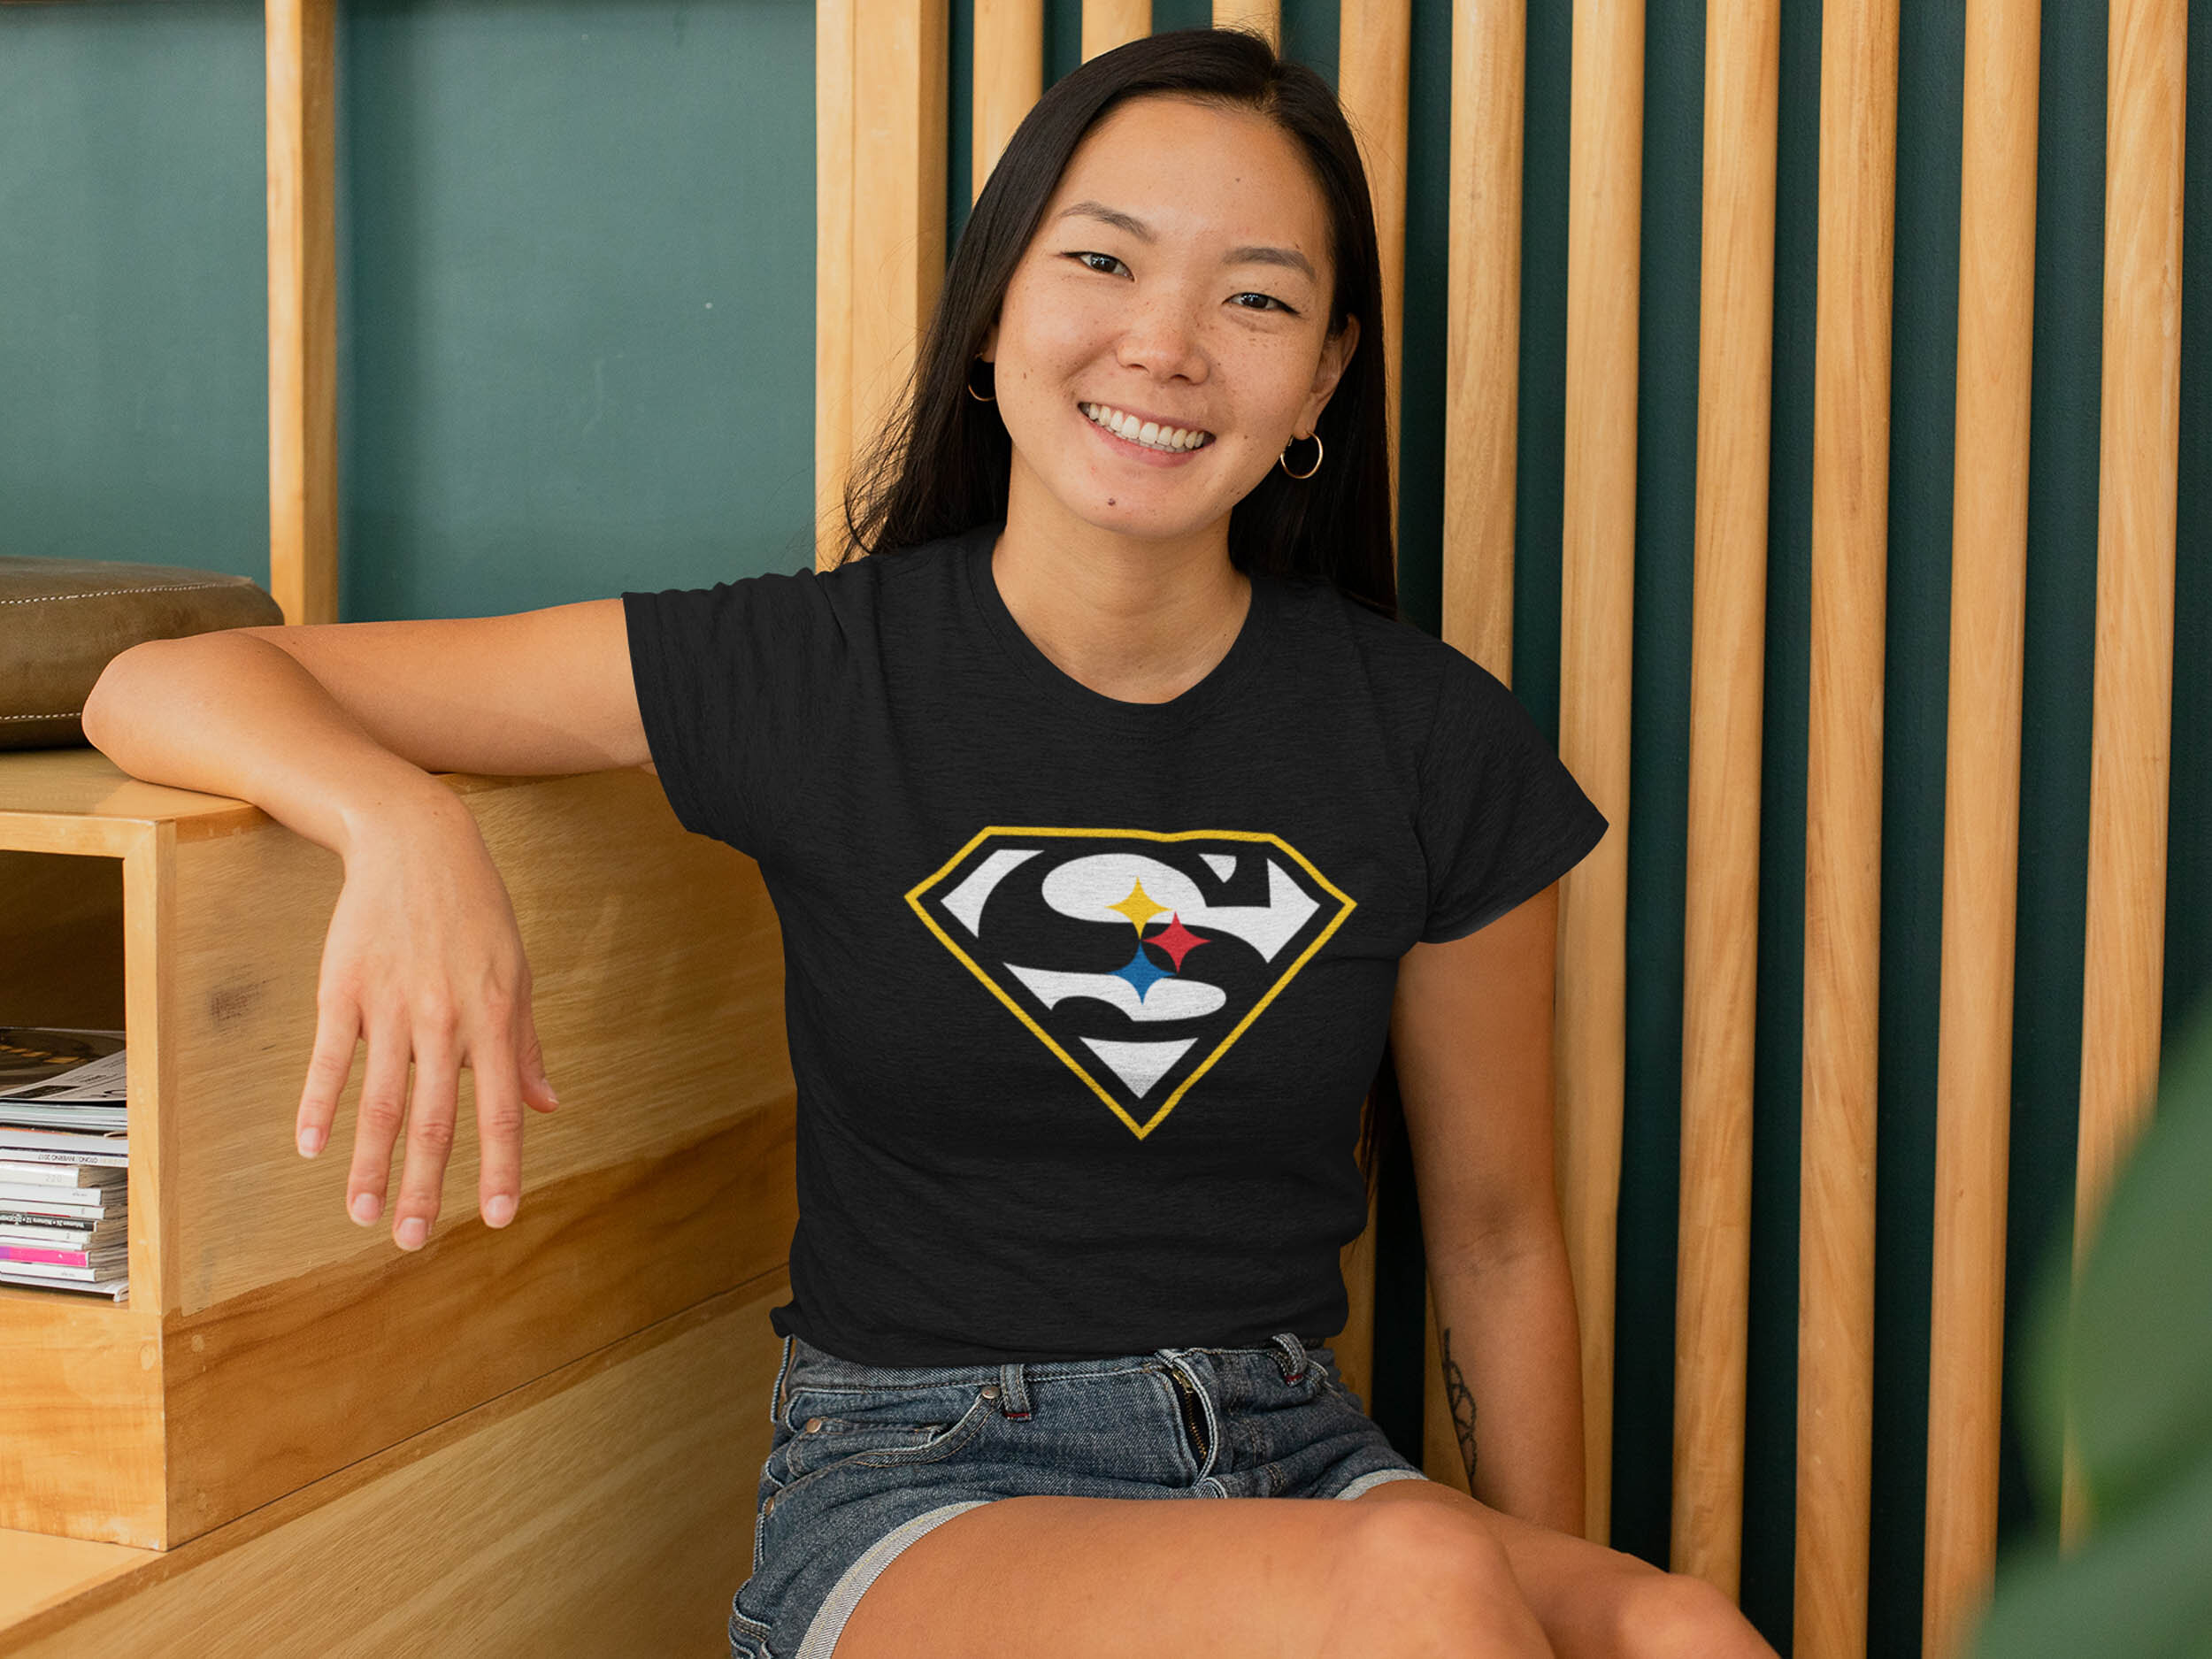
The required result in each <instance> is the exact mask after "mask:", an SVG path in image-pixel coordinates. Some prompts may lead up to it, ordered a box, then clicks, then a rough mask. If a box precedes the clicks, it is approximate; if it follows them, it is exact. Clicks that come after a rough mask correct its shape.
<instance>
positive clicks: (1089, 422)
mask: <svg viewBox="0 0 2212 1659" xmlns="http://www.w3.org/2000/svg"><path fill="white" fill-rule="evenodd" d="M1083 403H1097V404H1099V405H1100V406H1101V407H1102V408H1105V409H1118V410H1120V411H1121V412H1122V413H1123V414H1125V415H1133V416H1135V417H1136V419H1139V420H1140V421H1144V420H1152V421H1158V424H1160V425H1161V426H1183V425H1184V424H1185V423H1183V422H1181V421H1172V420H1160V419H1159V417H1158V416H1156V415H1148V414H1144V413H1142V412H1141V411H1138V410H1134V409H1128V408H1125V407H1123V405H1121V404H1119V403H1106V402H1105V401H1104V400H1103V399H1102V398H1095V397H1092V398H1085V399H1084V400H1082V402H1081V403H1077V404H1076V405H1075V418H1076V419H1078V420H1079V421H1081V422H1082V423H1083V424H1084V426H1087V427H1088V428H1089V429H1090V430H1091V431H1092V432H1094V433H1095V434H1098V437H1099V438H1100V440H1101V441H1102V442H1106V443H1110V444H1111V445H1112V446H1113V448H1114V452H1115V453H1116V454H1118V455H1122V456H1126V457H1131V458H1133V459H1135V460H1140V461H1143V462H1146V463H1147V464H1148V465H1153V466H1180V465H1183V464H1184V463H1185V462H1187V461H1194V460H1196V459H1197V458H1198V457H1200V456H1202V455H1203V454H1205V453H1206V451H1207V450H1209V449H1212V448H1213V447H1214V445H1215V444H1217V443H1219V442H1221V439H1220V436H1219V435H1218V434H1216V435H1215V436H1214V438H1213V440H1212V442H1209V443H1202V444H1201V445H1200V446H1199V447H1198V448H1197V449H1175V450H1169V449H1147V448H1146V447H1145V446H1144V445H1143V444H1141V443H1133V442H1130V441H1129V440H1128V439H1127V438H1125V437H1123V436H1122V435H1121V434H1119V433H1118V432H1109V431H1107V430H1106V428H1105V427H1103V426H1100V425H1099V424H1098V422H1096V421H1095V420H1093V419H1091V418H1090V417H1089V416H1088V415H1087V414H1085V413H1084V412H1083ZM1186 430H1187V427H1186ZM1199 430H1200V431H1202V432H1203V431H1205V430H1207V428H1205V427H1200V428H1199Z"/></svg>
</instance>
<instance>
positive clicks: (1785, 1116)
mask: <svg viewBox="0 0 2212 1659" xmlns="http://www.w3.org/2000/svg"><path fill="white" fill-rule="evenodd" d="M1781 35H1782V38H1781V83H1780V95H1779V97H1778V104H1777V110H1776V116H1777V125H1776V133H1775V157H1774V164H1775V165H1774V362H1773V372H1772V382H1771V383H1772V395H1771V398H1770V415H1771V419H1772V436H1771V441H1770V444H1769V446H1768V457H1767V460H1768V470H1767V594H1766V599H1767V603H1766V671H1765V676H1766V677H1765V684H1764V691H1765V698H1764V709H1763V714H1762V721H1761V733H1762V738H1763V741H1762V743H1761V755H1760V764H1759V776H1760V792H1759V793H1760V802H1759V842H1760V852H1759V972H1758V991H1757V996H1758V1026H1757V1031H1756V1035H1755V1043H1754V1048H1753V1056H1752V1078H1753V1083H1752V1129H1751V1165H1752V1178H1751V1278H1750V1321H1749V1331H1748V1338H1749V1340H1748V1346H1747V1375H1746V1377H1745V1390H1744V1442H1745V1444H1744V1521H1743V1572H1742V1580H1741V1586H1740V1597H1741V1601H1742V1604H1743V1609H1744V1611H1745V1612H1746V1613H1747V1615H1749V1617H1750V1618H1751V1620H1752V1622H1753V1623H1754V1624H1757V1625H1758V1626H1759V1628H1760V1630H1761V1631H1762V1632H1763V1633H1764V1634H1765V1635H1766V1637H1767V1639H1768V1640H1770V1641H1772V1642H1773V1643H1775V1644H1776V1646H1777V1647H1780V1648H1781V1649H1782V1650H1783V1651H1785V1652H1786V1651H1788V1648H1789V1642H1790V1627H1791V1613H1792V1602H1793V1598H1794V1595H1795V1591H1796V1571H1797V1569H1796V1558H1795V1555H1794V1554H1793V1550H1794V1546H1795V1542H1796V1534H1797V1224H1798V1205H1797V1187H1798V1168H1799V1158H1800V1151H1801V1137H1800V1135H1799V1127H1798V1126H1799V1118H1800V1115H1801V1103H1802V1099H1803V1089H1802V1080H1803V1076H1804V1042H1803V1035H1804V1007H1805V774H1806V764H1807V743H1808V739H1807V720H1808V718H1809V706H1808V698H1809V684H1810V678H1811V669H1810V655H1809V653H1810V646H1811V638H1812V497H1813V345H1814V333H1815V330H1814V320H1815V316H1816V310H1817V301H1818V289H1819V283H1818V275H1819V258H1820V236H1819V229H1820V7H1819V4H1817V0H1785V4H1784V5H1783V7H1782V30H1781Z"/></svg>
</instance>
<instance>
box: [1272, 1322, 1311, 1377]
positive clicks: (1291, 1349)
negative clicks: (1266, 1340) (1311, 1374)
mask: <svg viewBox="0 0 2212 1659" xmlns="http://www.w3.org/2000/svg"><path fill="white" fill-rule="evenodd" d="M1270 1340H1272V1341H1273V1342H1274V1344H1275V1346H1276V1347H1277V1348H1280V1349H1281V1350H1282V1352H1283V1357H1284V1358H1285V1359H1286V1360H1288V1361H1289V1362H1290V1363H1289V1364H1288V1365H1287V1366H1286V1368H1285V1370H1284V1371H1283V1380H1284V1381H1285V1382H1296V1381H1297V1380H1298V1379H1300V1378H1301V1377H1302V1376H1304V1375H1305V1374H1306V1345H1305V1344H1304V1343H1303V1342H1301V1341H1300V1340H1298V1335H1297V1333H1296V1332H1294V1331H1279V1332H1277V1333H1275V1335H1274V1336H1273V1337H1272V1338H1271V1339H1270Z"/></svg>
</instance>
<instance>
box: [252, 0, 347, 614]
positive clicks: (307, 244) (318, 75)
mask: <svg viewBox="0 0 2212 1659" xmlns="http://www.w3.org/2000/svg"><path fill="white" fill-rule="evenodd" d="M333 29H334V0H268V4H267V12H266V15H265V34H264V51H265V58H266V73H267V97H268V111H267V119H268V188H269V206H268V219H269V232H268V234H269V319H268V326H269V592H270V593H271V595H273V596H274V598H275V599H276V602H277V603H278V604H279V605H280V606H282V607H283V610H284V619H285V620H286V621H287V622H295V623H297V622H335V621H336V620H337V619H338V289H337V243H336V232H335V229H334V224H335V219H334V212H335V206H336V197H337V171H336V169H337V161H336V156H337V149H336V142H335V138H334V134H335V128H336V121H335V115H334V111H333V108H332V88H333V84H334V65H335V46H334V35H333Z"/></svg>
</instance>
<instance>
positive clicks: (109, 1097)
mask: <svg viewBox="0 0 2212 1659" xmlns="http://www.w3.org/2000/svg"><path fill="white" fill-rule="evenodd" d="M129 1163H130V1158H129V1141H128V1137H127V1129H126V1119H125V1116H124V1096H123V1033H121V1032H119V1031H75V1030H64V1029H57V1028H55V1027H51V1026H44V1025H0V1284H4V1285H35V1286H37V1287H39V1288H40V1289H42V1290H71V1291H78V1292H81V1293H85V1294H91V1295H96V1296H108V1297H111V1298H114V1299H115V1300H117V1301H120V1300H121V1299H122V1297H123V1294H124V1293H125V1292H126V1291H127V1290H128V1289H129V1288H130V1272H129V1263H130V1251H129V1248H128V1243H127V1233H126V1231H125V1228H126V1225H127V1219H128V1217H127V1211H126V1209H125V1203H126V1200H127V1186H126V1180H127V1173H128V1166H129Z"/></svg>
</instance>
